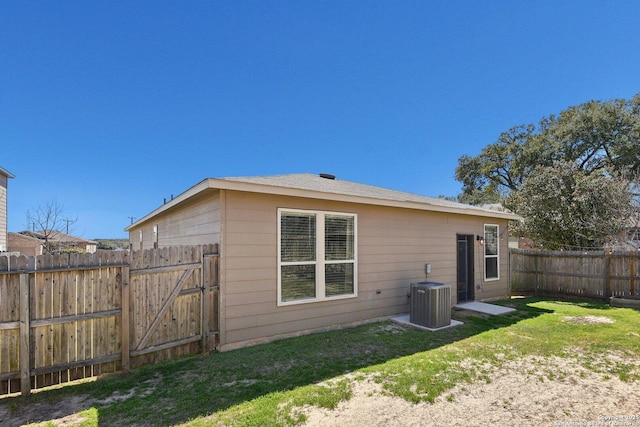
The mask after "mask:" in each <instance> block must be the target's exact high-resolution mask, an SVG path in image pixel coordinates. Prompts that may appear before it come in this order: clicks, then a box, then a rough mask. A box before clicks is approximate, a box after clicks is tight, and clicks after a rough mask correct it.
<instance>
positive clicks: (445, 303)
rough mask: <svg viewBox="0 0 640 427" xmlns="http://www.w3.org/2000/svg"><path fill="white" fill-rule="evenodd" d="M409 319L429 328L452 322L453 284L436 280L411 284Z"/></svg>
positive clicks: (447, 324)
mask: <svg viewBox="0 0 640 427" xmlns="http://www.w3.org/2000/svg"><path fill="white" fill-rule="evenodd" d="M410 295H411V307H410V312H409V321H410V322H411V323H413V324H416V325H420V326H426V327H427V328H434V329H435V328H441V327H443V326H449V325H450V324H451V286H449V285H445V284H444V283H436V282H418V283H412V284H411V294H410Z"/></svg>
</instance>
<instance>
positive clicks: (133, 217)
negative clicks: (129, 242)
mask: <svg viewBox="0 0 640 427" xmlns="http://www.w3.org/2000/svg"><path fill="white" fill-rule="evenodd" d="M127 218H129V219H130V220H131V224H133V220H134V219H136V217H135V216H130V217H127Z"/></svg>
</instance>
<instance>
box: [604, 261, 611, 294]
mask: <svg viewBox="0 0 640 427" xmlns="http://www.w3.org/2000/svg"><path fill="white" fill-rule="evenodd" d="M604 270H605V271H604V295H603V297H604V299H605V300H606V299H609V297H610V296H611V257H610V256H609V255H608V254H607V251H606V250H605V251H604Z"/></svg>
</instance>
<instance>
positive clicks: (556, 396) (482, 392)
mask: <svg viewBox="0 0 640 427" xmlns="http://www.w3.org/2000/svg"><path fill="white" fill-rule="evenodd" d="M636 366H638V365H636ZM554 373H555V374H554ZM550 376H551V377H553V379H549V377H550ZM301 410H302V412H304V413H305V414H306V415H307V417H308V418H307V422H306V423H305V424H304V425H305V426H306V427H320V426H322V427H329V426H340V427H349V426H368V427H373V426H385V427H394V426H398V427H400V426H402V427H406V426H488V425H496V426H570V425H585V426H586V425H592V426H596V425H602V426H608V425H630V426H640V384H639V383H638V382H623V381H621V380H620V379H619V378H617V377H610V376H607V375H604V374H600V373H595V372H593V371H589V370H587V369H585V368H583V367H582V366H579V365H577V364H576V362H575V361H574V360H569V359H562V358H552V359H540V358H533V357H530V358H527V359H524V360H519V361H515V362H508V363H505V365H504V366H503V367H501V368H499V369H495V370H494V372H493V374H492V375H491V379H490V381H487V382H478V383H474V384H459V385H457V386H456V387H454V388H453V389H451V390H449V391H448V392H446V393H445V394H444V395H442V396H440V397H438V398H437V399H436V401H435V402H434V403H420V404H412V403H410V402H407V401H406V400H404V399H401V398H398V397H392V396H389V395H387V394H385V393H384V391H383V389H382V386H381V385H380V384H377V383H376V382H374V381H373V380H372V379H368V380H365V381H360V382H355V383H354V396H353V397H352V398H351V399H350V400H348V401H344V402H341V403H340V404H339V405H338V407H337V408H336V409H335V410H327V409H322V408H316V407H305V408H302V409H301ZM616 423H618V424H616ZM622 423H625V424H622Z"/></svg>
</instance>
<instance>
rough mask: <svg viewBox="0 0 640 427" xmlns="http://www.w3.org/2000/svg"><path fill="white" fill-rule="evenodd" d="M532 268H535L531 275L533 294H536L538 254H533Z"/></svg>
mask: <svg viewBox="0 0 640 427" xmlns="http://www.w3.org/2000/svg"><path fill="white" fill-rule="evenodd" d="M533 269H534V270H535V273H534V276H533V295H535V296H538V286H539V284H538V271H539V270H538V254H537V253H535V254H533Z"/></svg>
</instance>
